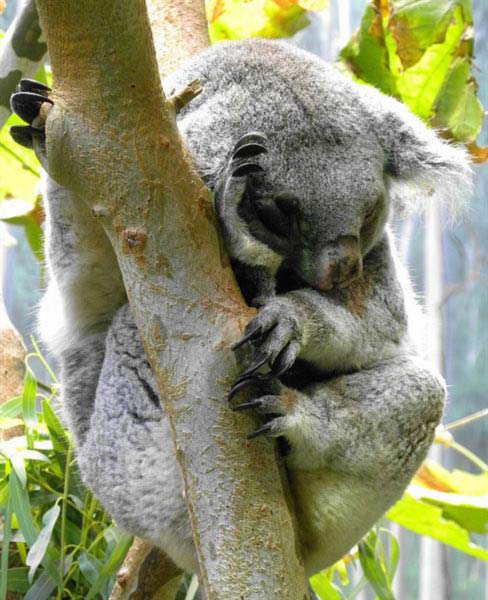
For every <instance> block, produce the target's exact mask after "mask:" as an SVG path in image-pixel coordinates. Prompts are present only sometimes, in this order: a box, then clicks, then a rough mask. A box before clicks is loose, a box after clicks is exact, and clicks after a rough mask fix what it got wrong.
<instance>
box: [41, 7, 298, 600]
mask: <svg viewBox="0 0 488 600" xmlns="http://www.w3.org/2000/svg"><path fill="white" fill-rule="evenodd" d="M161 4H162V5H164V4H171V5H174V4H175V2H174V1H173V2H169V3H165V2H162V3H161ZM38 9H39V14H40V18H41V23H42V27H43V30H44V31H45V33H46V36H47V40H48V45H49V50H50V56H51V62H52V69H53V78H54V91H53V99H54V102H55V104H54V107H53V108H52V110H51V111H50V112H49V114H48V118H47V124H46V132H47V160H48V165H49V170H50V172H51V173H52V175H53V176H54V177H55V178H56V179H57V180H58V181H59V183H61V184H62V185H64V186H66V187H68V188H70V189H72V190H73V191H74V193H75V194H76V195H77V196H80V197H84V198H86V199H87V201H88V202H89V204H90V206H91V207H92V208H93V207H95V206H96V214H97V215H100V221H101V223H102V225H103V227H104V228H105V231H106V233H107V235H108V236H109V238H110V240H111V242H112V244H113V246H114V249H115V252H116V254H117V257H118V260H119V265H120V268H121V272H122V275H123V277H124V282H125V286H126V290H127V294H128V297H129V301H130V303H131V307H132V311H133V314H134V317H135V320H136V323H137V325H138V328H139V332H140V335H141V338H142V340H143V344H144V347H145V350H146V354H147V356H148V359H149V361H150V363H151V366H152V368H153V371H154V374H155V377H156V379H157V382H158V386H159V391H160V395H161V398H162V401H163V404H164V408H165V411H166V414H167V416H168V420H169V422H170V425H171V428H172V433H173V436H174V441H175V449H176V455H177V458H178V461H179V463H180V466H181V470H182V475H183V480H184V487H185V498H186V501H187V503H188V508H189V514H190V520H191V524H192V528H193V533H194V541H195V545H196V549H197V552H198V557H199V561H200V566H201V580H202V584H203V587H204V590H205V594H206V597H207V598H211V599H214V598H224V597H225V598H241V597H242V598H246V599H262V598H270V599H272V598H280V599H287V598H289V599H290V600H297V599H301V598H304V597H306V595H307V592H306V582H305V577H304V574H303V568H302V566H301V564H300V563H299V561H298V560H297V557H296V555H295V535H294V530H293V526H292V521H291V517H290V513H289V510H288V505H287V502H286V499H285V496H284V494H283V489H282V485H281V479H280V471H279V468H278V464H277V461H276V460H275V454H274V451H273V446H272V444H271V443H270V442H269V441H268V440H260V441H257V442H246V440H245V434H246V432H247V431H249V430H250V429H251V428H253V427H255V425H256V424H255V423H253V422H252V421H251V417H249V416H244V415H236V414H235V413H233V412H232V411H230V410H229V408H228V406H227V402H226V394H227V392H228V389H229V386H230V384H231V382H232V379H233V378H234V377H235V376H236V374H237V370H236V362H235V358H234V356H233V354H232V352H231V351H230V345H231V343H232V342H233V341H235V340H237V339H238V337H239V336H240V334H241V332H242V329H243V326H244V324H245V323H246V322H247V320H248V318H249V316H250V314H251V313H250V311H249V309H248V308H247V307H246V306H245V304H244V303H243V301H242V299H241V296H240V294H239V292H238V288H237V287H236V284H235V281H234V278H233V275H232V271H231V269H230V266H229V264H228V262H227V259H226V258H225V257H223V256H222V255H221V253H220V250H219V240H218V234H217V231H216V227H215V222H214V218H213V211H212V207H211V202H210V198H209V197H208V193H207V192H206V190H205V188H204V187H203V184H202V182H201V181H200V179H199V178H198V177H197V175H196V174H195V172H194V171H193V168H192V165H191V164H190V162H189V159H188V156H187V154H186V152H185V150H184V149H183V147H182V144H181V140H180V138H179V134H178V131H177V128H176V124H175V115H174V109H173V106H172V104H171V102H168V101H166V99H165V98H164V97H163V94H162V90H161V85H160V80H159V75H158V67H157V64H156V60H155V56H154V48H153V45H152V41H151V35H150V29H149V22H148V17H147V13H146V7H145V4H144V2H143V0H117V1H116V0H84V1H83V2H80V1H79V0H38ZM162 70H163V71H164V68H163V69H162Z"/></svg>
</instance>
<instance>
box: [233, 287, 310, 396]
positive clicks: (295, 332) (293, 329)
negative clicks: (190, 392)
mask: <svg viewBox="0 0 488 600" xmlns="http://www.w3.org/2000/svg"><path fill="white" fill-rule="evenodd" d="M302 327H303V317H302V315H301V314H300V312H299V311H298V310H297V309H296V306H295V305H294V303H292V302H290V301H286V300H285V299H282V298H273V299H272V300H270V301H269V302H268V304H266V305H265V306H264V307H263V308H262V309H261V310H260V311H259V313H258V314H257V315H256V316H255V317H253V318H252V319H251V321H249V323H248V325H247V327H246V330H245V332H244V335H243V337H242V338H241V339H240V340H239V341H238V342H237V343H236V344H234V346H233V349H234V350H235V349H237V348H239V347H241V346H243V345H244V344H246V343H248V342H251V343H252V344H253V347H254V349H255V350H254V356H253V360H252V362H251V364H250V365H249V367H248V368H247V369H246V370H245V371H244V372H243V373H241V375H240V376H239V377H238V378H237V379H236V381H235V383H234V385H233V386H232V388H231V390H230V394H229V397H230V398H232V397H233V396H235V395H236V394H237V393H238V392H239V391H240V390H241V389H243V388H244V387H246V386H247V385H248V384H252V383H254V382H256V381H263V380H265V379H268V380H269V379H275V378H278V377H280V376H281V375H283V373H285V372H286V371H288V369H290V368H291V367H292V366H293V364H294V363H295V360H296V359H297V357H298V355H299V354H300V350H301V338H302ZM265 364H267V365H269V367H270V371H269V373H267V374H265V375H263V374H261V373H258V371H259V369H260V368H261V367H262V366H264V365H265Z"/></svg>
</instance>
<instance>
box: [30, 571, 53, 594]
mask: <svg viewBox="0 0 488 600" xmlns="http://www.w3.org/2000/svg"><path fill="white" fill-rule="evenodd" d="M55 589H56V582H55V581H53V580H52V579H51V577H50V576H49V574H48V573H47V571H43V572H42V573H41V574H40V575H39V577H38V578H37V579H36V581H35V582H34V585H32V586H31V587H30V588H29V591H28V592H27V594H26V595H25V596H24V600H47V599H48V598H51V594H52V593H53V591H54V590H55Z"/></svg>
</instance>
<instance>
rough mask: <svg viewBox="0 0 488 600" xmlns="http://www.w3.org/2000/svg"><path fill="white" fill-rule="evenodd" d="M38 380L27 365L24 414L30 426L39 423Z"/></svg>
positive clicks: (23, 391) (23, 403)
mask: <svg viewBox="0 0 488 600" xmlns="http://www.w3.org/2000/svg"><path fill="white" fill-rule="evenodd" d="M36 395H37V381H36V378H35V377H34V375H33V374H32V371H31V370H30V369H29V368H28V367H27V369H26V370H25V374H24V388H23V390H22V415H23V417H24V421H25V423H26V425H27V426H28V427H34V425H36V424H37V415H36Z"/></svg>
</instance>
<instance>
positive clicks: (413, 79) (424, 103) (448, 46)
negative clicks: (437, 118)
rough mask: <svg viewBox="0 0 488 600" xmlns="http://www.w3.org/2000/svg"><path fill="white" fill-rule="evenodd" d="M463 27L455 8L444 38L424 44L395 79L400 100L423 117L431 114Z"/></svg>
mask: <svg viewBox="0 0 488 600" xmlns="http://www.w3.org/2000/svg"><path fill="white" fill-rule="evenodd" d="M464 28H465V24H464V23H463V21H462V18H461V11H460V10H457V11H454V13H453V22H452V25H450V26H449V27H448V29H447V32H446V35H445V38H444V40H443V42H442V43H441V44H433V45H432V46H430V47H429V48H427V49H426V51H425V52H424V53H423V55H422V58H421V59H420V60H419V61H418V62H416V63H415V64H414V65H413V66H412V67H411V68H409V69H407V70H405V71H404V73H403V74H400V75H399V77H398V79H397V88H398V91H399V94H400V98H401V100H402V101H403V102H404V103H405V104H406V105H407V106H408V108H409V109H410V110H411V111H412V112H414V113H415V114H416V115H418V116H419V117H421V118H422V119H425V120H427V119H429V118H430V117H431V116H432V114H433V110H434V103H435V101H436V98H437V96H438V94H439V92H440V90H441V88H442V86H443V83H444V79H445V78H446V76H447V73H448V71H449V67H450V65H451V62H452V60H453V54H454V51H455V50H456V48H457V46H458V45H459V43H460V40H461V38H462V35H463V33H464ZM468 68H469V67H468Z"/></svg>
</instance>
